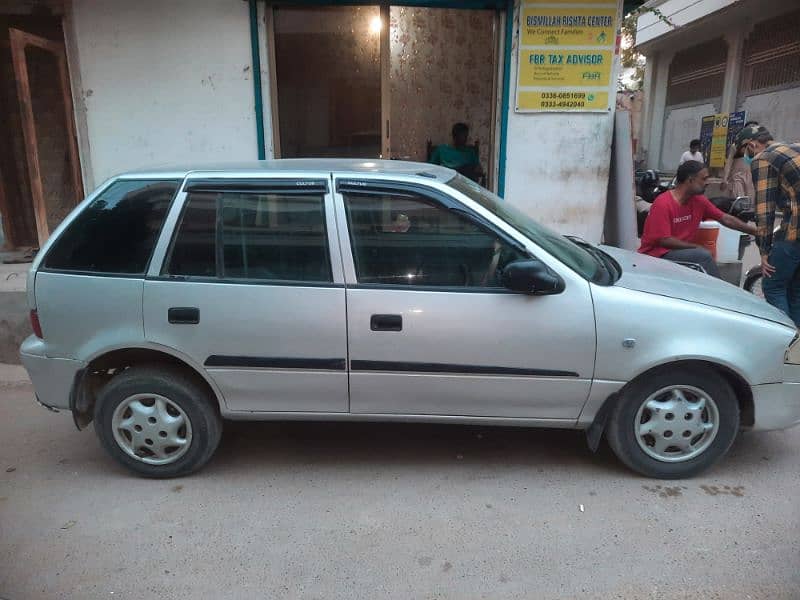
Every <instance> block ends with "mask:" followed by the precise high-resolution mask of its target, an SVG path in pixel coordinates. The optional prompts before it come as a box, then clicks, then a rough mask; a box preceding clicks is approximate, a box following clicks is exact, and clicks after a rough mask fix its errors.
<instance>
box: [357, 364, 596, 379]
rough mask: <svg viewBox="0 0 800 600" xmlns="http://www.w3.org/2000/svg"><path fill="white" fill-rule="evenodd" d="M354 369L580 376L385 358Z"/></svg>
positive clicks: (544, 370)
mask: <svg viewBox="0 0 800 600" xmlns="http://www.w3.org/2000/svg"><path fill="white" fill-rule="evenodd" d="M350 368H351V369H352V370H353V371H397V372H402V373H446V374H450V375H527V376H529V377H580V375H578V373H575V372H574V371H554V370H550V369H518V368H515V367H491V366H484V365H451V364H442V363H422V362H392V361H383V360H351V361H350Z"/></svg>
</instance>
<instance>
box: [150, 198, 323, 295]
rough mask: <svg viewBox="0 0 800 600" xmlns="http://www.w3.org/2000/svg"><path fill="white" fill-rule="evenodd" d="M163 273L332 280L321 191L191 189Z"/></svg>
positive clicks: (236, 278)
mask: <svg viewBox="0 0 800 600" xmlns="http://www.w3.org/2000/svg"><path fill="white" fill-rule="evenodd" d="M165 274H166V275H177V276H186V277H210V278H216V279H226V280H251V281H253V280H255V281H286V282H317V283H326V282H331V281H332V280H333V278H332V275H331V264H330V257H329V255H328V235H327V232H326V228H325V212H324V197H323V195H322V194H319V195H316V194H281V193H274V194H272V193H252V192H190V193H189V195H188V196H187V198H186V207H185V209H184V212H183V217H182V218H181V222H180V225H179V227H178V231H177V235H176V237H175V240H174V242H173V246H172V250H171V252H170V255H169V258H168V260H167V268H166V270H165Z"/></svg>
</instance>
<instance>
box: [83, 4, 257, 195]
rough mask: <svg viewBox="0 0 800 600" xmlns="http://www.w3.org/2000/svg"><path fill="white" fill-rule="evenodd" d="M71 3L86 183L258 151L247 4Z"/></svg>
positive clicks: (250, 155)
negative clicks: (166, 165)
mask: <svg viewBox="0 0 800 600" xmlns="http://www.w3.org/2000/svg"><path fill="white" fill-rule="evenodd" d="M72 5H73V13H72V24H73V35H74V40H73V42H74V43H73V46H74V48H75V50H76V52H75V53H74V54H76V55H73V56H71V60H72V61H73V63H77V64H71V67H70V68H71V69H72V70H73V72H74V71H75V69H79V73H80V82H81V87H82V90H78V92H79V93H80V96H79V97H78V98H77V102H76V106H78V109H79V110H82V109H84V108H85V119H86V124H85V128H79V131H80V129H83V131H80V134H81V135H83V136H84V137H85V138H86V139H85V140H83V141H84V142H88V148H89V152H90V154H91V157H90V158H91V161H90V163H91V171H92V172H91V173H87V177H86V179H87V188H89V189H91V188H92V187H94V185H97V184H98V183H100V182H101V181H103V180H104V179H105V178H107V177H109V176H111V175H113V174H115V173H118V172H120V171H126V170H130V169H134V168H138V167H141V166H147V165H154V164H164V163H176V162H177V163H186V162H206V161H218V160H254V159H256V158H257V157H258V153H257V152H258V149H257V147H256V128H255V111H254V98H253V82H252V69H251V51H250V26H249V15H248V6H247V3H246V2H242V1H239V0H169V2H162V1H159V0H139V1H137V2H130V1H129V0H103V2H96V1H93V0H73V2H72ZM267 81H268V80H267ZM81 104H85V106H81ZM265 126H266V127H267V132H266V135H267V138H268V139H269V138H270V137H271V133H270V131H269V121H268V120H267V121H266V123H265ZM86 145H87V144H86V143H84V144H82V147H84V148H85V147H86Z"/></svg>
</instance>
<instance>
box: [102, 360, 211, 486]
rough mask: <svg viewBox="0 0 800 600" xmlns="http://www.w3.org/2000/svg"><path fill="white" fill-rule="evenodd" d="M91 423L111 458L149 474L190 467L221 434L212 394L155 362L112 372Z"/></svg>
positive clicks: (206, 456)
mask: <svg viewBox="0 0 800 600" xmlns="http://www.w3.org/2000/svg"><path fill="white" fill-rule="evenodd" d="M94 427H95V432H96V433H97V436H98V438H100V442H101V443H102V445H103V447H104V448H105V449H106V451H107V452H108V453H109V454H110V455H111V456H112V457H113V458H114V459H115V460H116V461H117V462H119V463H120V464H122V465H123V466H125V467H127V468H128V469H130V470H132V471H134V472H135V473H136V474H138V475H141V476H144V477H151V478H170V477H181V476H184V475H188V474H189V473H192V472H193V471H196V470H197V469H199V468H200V467H202V466H203V465H205V464H206V463H207V462H208V461H209V460H210V459H211V456H212V455H213V454H214V451H215V450H216V449H217V446H218V445H219V440H220V437H221V436H222V419H221V417H220V415H219V410H218V407H217V406H216V400H215V399H214V398H213V397H211V396H210V394H209V393H208V391H207V390H206V389H204V387H203V386H202V385H200V384H199V383H198V382H197V381H196V380H195V379H194V378H193V377H191V376H187V374H186V373H185V372H183V371H182V370H180V369H176V368H171V367H161V366H136V367H131V368H129V369H126V370H124V371H122V372H121V373H119V374H118V375H116V376H114V378H113V379H111V381H110V382H109V383H108V384H107V385H106V386H105V387H104V388H103V389H102V390H101V391H100V394H99V395H98V398H97V402H96V404H95V409H94Z"/></svg>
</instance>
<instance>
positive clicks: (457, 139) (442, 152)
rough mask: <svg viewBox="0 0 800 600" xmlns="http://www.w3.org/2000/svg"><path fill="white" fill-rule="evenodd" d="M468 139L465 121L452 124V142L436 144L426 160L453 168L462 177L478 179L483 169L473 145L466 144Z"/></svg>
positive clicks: (467, 128)
mask: <svg viewBox="0 0 800 600" xmlns="http://www.w3.org/2000/svg"><path fill="white" fill-rule="evenodd" d="M468 139H469V126H468V125H467V124H466V123H456V124H455V125H453V143H452V145H451V144H441V145H440V146H436V148H435V149H434V151H433V153H432V154H431V156H430V158H429V159H428V162H431V163H433V164H435V165H442V166H443V167H448V168H450V169H455V170H456V171H458V172H459V173H461V174H462V175H464V177H469V178H470V179H472V180H473V181H478V179H480V178H481V176H482V175H483V169H482V168H481V163H480V160H479V158H478V152H477V150H476V149H475V146H469V145H467V140H468Z"/></svg>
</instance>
